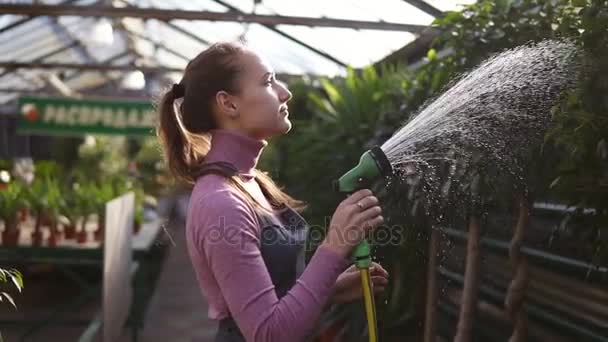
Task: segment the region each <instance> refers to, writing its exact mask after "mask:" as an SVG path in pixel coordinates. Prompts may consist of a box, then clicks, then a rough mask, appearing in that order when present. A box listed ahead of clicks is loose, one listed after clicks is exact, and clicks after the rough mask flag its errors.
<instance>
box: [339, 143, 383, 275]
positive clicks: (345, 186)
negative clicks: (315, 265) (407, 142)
mask: <svg viewBox="0 0 608 342" xmlns="http://www.w3.org/2000/svg"><path fill="white" fill-rule="evenodd" d="M392 173H393V167H392V166H391V163H390V162H389V161H388V158H387V157H386V155H385V154H384V152H383V151H382V149H381V148H380V147H378V146H376V147H374V148H372V149H371V150H369V151H366V152H365V153H363V155H361V158H360V159H359V164H357V166H355V167H354V168H352V169H351V170H350V171H348V172H347V173H345V174H344V175H343V176H342V177H340V178H339V179H338V180H337V181H336V182H335V183H334V186H335V188H336V190H337V191H340V192H344V193H352V192H355V191H357V190H359V189H363V188H366V187H370V186H371V185H372V183H373V182H374V181H375V180H377V179H378V178H386V177H389V176H390V175H391V174H392ZM370 253H371V248H370V246H369V243H368V242H367V241H366V240H363V241H362V242H361V243H360V244H359V245H358V246H357V247H356V248H355V250H354V251H353V255H352V256H353V259H354V261H355V264H356V265H357V268H359V269H362V268H369V267H370V264H371V257H370Z"/></svg>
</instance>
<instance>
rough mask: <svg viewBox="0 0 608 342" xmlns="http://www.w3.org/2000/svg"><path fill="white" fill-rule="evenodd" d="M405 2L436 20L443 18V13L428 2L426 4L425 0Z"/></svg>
mask: <svg viewBox="0 0 608 342" xmlns="http://www.w3.org/2000/svg"><path fill="white" fill-rule="evenodd" d="M404 1H405V2H407V3H408V4H410V5H412V6H414V7H416V8H417V9H419V10H421V11H423V12H426V13H427V14H429V15H432V16H433V17H435V18H437V17H441V16H442V15H443V12H442V11H441V10H440V9H438V8H436V7H435V6H433V5H431V4H429V3H428V2H426V1H424V0H404Z"/></svg>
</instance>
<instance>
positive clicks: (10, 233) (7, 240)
mask: <svg viewBox="0 0 608 342" xmlns="http://www.w3.org/2000/svg"><path fill="white" fill-rule="evenodd" d="M19 233H20V231H19V229H4V231H2V245H3V246H17V244H18V243H19Z"/></svg>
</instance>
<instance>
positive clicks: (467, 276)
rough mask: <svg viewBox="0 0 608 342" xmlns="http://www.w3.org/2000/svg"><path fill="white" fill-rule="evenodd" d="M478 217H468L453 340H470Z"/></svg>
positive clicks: (474, 305)
mask: <svg viewBox="0 0 608 342" xmlns="http://www.w3.org/2000/svg"><path fill="white" fill-rule="evenodd" d="M479 235H480V227H479V218H478V217H476V216H471V217H470V218H469V236H468V238H467V260H466V268H465V273H464V286H463V290H462V305H461V306H460V315H459V319H458V326H457V328H456V329H457V330H456V337H454V341H455V342H468V341H471V338H472V335H473V319H474V317H475V307H476V306H477V288H478V283H479Z"/></svg>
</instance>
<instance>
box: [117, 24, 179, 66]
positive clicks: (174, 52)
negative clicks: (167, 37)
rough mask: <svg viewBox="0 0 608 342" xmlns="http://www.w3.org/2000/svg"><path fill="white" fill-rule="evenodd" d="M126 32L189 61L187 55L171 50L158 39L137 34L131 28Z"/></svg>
mask: <svg viewBox="0 0 608 342" xmlns="http://www.w3.org/2000/svg"><path fill="white" fill-rule="evenodd" d="M126 32H127V34H128V35H132V36H133V37H135V38H138V39H141V40H144V41H146V42H148V43H150V44H152V45H154V46H155V47H156V48H158V49H161V50H165V51H167V52H168V53H170V54H172V55H174V56H176V57H178V58H181V59H183V60H184V61H186V62H189V61H190V58H188V56H186V55H183V54H181V53H179V52H177V51H175V50H173V49H171V48H168V47H166V46H164V45H162V42H158V41H155V40H152V39H151V38H148V37H146V36H144V35H143V34H139V33H137V32H135V31H133V30H126Z"/></svg>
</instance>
